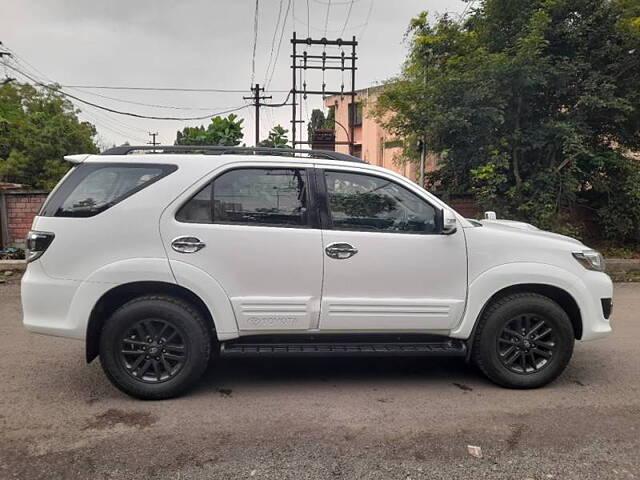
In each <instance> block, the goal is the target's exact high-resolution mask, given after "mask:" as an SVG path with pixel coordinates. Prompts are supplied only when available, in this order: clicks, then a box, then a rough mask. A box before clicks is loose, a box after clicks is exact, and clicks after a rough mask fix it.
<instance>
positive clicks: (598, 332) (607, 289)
mask: <svg viewBox="0 0 640 480" xmlns="http://www.w3.org/2000/svg"><path fill="white" fill-rule="evenodd" d="M582 281H583V283H584V286H585V289H586V291H587V293H588V298H584V299H583V300H582V301H581V302H578V305H579V306H580V314H581V316H582V337H581V338H580V340H595V339H596V338H601V337H604V336H606V335H607V334H609V333H611V308H608V310H609V311H608V312H607V304H609V305H610V306H612V305H613V300H612V299H613V282H612V281H611V278H609V275H607V274H606V273H602V272H585V275H584V276H583V278H582Z"/></svg>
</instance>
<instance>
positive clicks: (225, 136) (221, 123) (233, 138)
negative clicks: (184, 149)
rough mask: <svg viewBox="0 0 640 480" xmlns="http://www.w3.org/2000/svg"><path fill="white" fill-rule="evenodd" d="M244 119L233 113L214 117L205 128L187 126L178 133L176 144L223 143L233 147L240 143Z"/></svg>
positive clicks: (202, 126)
mask: <svg viewBox="0 0 640 480" xmlns="http://www.w3.org/2000/svg"><path fill="white" fill-rule="evenodd" d="M242 122H244V120H243V119H238V116H237V115H234V114H233V113H232V114H230V115H229V116H228V117H225V118H223V117H219V116H218V117H213V118H212V119H211V123H210V124H209V125H207V127H206V128H205V127H204V125H201V126H199V127H185V128H184V129H183V130H182V132H177V133H176V141H175V144H176V145H223V146H226V147H231V146H235V145H240V142H241V141H242V137H243V136H244V134H243V133H242Z"/></svg>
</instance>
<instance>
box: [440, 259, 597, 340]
mask: <svg viewBox="0 0 640 480" xmlns="http://www.w3.org/2000/svg"><path fill="white" fill-rule="evenodd" d="M522 284H542V285H550V286H554V287H558V288H561V289H562V290H564V291H566V292H567V293H569V294H570V295H571V296H572V297H573V298H574V300H575V301H576V303H577V304H578V306H579V308H580V313H581V316H582V321H583V323H584V322H585V321H589V320H590V319H596V318H598V317H599V316H601V315H599V311H598V307H599V305H596V302H595V300H594V298H593V296H592V294H590V293H589V291H588V290H587V288H586V286H585V284H584V282H583V281H582V279H581V278H579V277H578V276H576V275H574V274H573V273H571V272H569V271H567V270H564V269H562V268H558V267H556V266H553V265H549V264H545V263H529V262H514V263H507V264H503V265H498V266H496V267H493V268H490V269H489V270H486V271H484V272H482V273H481V274H479V275H478V276H476V277H475V278H474V279H473V280H472V281H471V283H470V285H469V290H468V300H467V308H466V310H465V313H464V316H463V317H462V320H461V321H460V323H459V324H458V325H457V326H455V327H454V328H452V330H451V333H450V336H451V337H453V338H461V339H467V338H469V337H470V335H471V333H472V331H473V327H474V326H475V324H476V322H477V321H478V320H479V316H480V314H481V313H482V309H483V308H484V306H485V305H486V304H487V302H488V301H489V299H490V298H491V297H492V296H493V295H495V294H496V293H498V292H499V291H500V290H503V289H505V288H507V287H511V286H514V285H522ZM598 301H599V300H598ZM603 333H604V332H603ZM587 339H588V338H583V340H587Z"/></svg>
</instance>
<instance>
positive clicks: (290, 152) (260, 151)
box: [100, 145, 365, 163]
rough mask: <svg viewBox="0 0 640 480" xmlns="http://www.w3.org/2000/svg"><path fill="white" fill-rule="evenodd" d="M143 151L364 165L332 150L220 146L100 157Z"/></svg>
mask: <svg viewBox="0 0 640 480" xmlns="http://www.w3.org/2000/svg"><path fill="white" fill-rule="evenodd" d="M138 151H145V152H149V153H151V154H153V153H203V154H205V155H281V156H287V157H296V156H305V157H306V158H320V159H325V160H340V161H343V162H358V163H365V162H363V160H362V159H360V158H358V157H354V156H353V155H347V154H346V153H340V152H334V151H332V150H298V149H295V150H294V149H291V148H268V147H225V146H221V145H156V146H152V145H126V146H122V147H113V148H110V149H108V150H105V151H104V152H102V153H101V154H100V155H128V154H130V153H134V152H138Z"/></svg>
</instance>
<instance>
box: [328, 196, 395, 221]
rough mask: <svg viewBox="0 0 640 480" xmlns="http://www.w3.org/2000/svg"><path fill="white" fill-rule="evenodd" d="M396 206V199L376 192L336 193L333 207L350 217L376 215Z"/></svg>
mask: <svg viewBox="0 0 640 480" xmlns="http://www.w3.org/2000/svg"><path fill="white" fill-rule="evenodd" d="M394 208H396V201H395V200H393V198H391V197H390V196H388V195H381V194H380V193H376V192H354V193H334V194H333V195H331V209H332V210H335V211H339V212H345V213H346V215H347V216H349V217H365V218H371V217H376V216H378V215H379V214H381V213H383V212H391V211H393V210H394Z"/></svg>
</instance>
